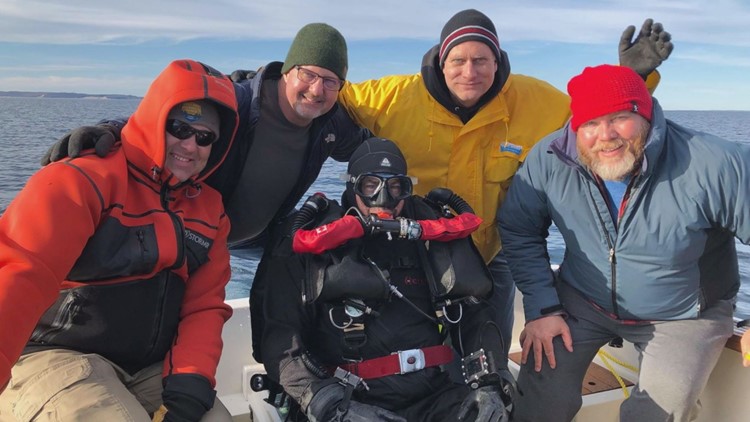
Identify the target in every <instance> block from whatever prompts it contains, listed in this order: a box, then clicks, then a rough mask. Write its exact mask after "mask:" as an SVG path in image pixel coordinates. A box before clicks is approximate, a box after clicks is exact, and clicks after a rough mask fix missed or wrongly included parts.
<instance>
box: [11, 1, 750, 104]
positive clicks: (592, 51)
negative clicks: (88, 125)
mask: <svg viewBox="0 0 750 422" xmlns="http://www.w3.org/2000/svg"><path fill="white" fill-rule="evenodd" d="M465 8H476V9H479V10H481V11H482V12H484V13H486V14H487V15H488V16H489V17H490V18H491V19H492V20H493V21H494V22H495V26H496V27H497V31H498V34H499V37H500V43H501V46H502V48H503V49H505V50H506V51H507V52H508V54H509V57H510V62H511V68H512V71H513V72H514V73H523V74H527V75H531V76H534V77H537V78H540V79H543V80H546V81H548V82H550V83H551V84H553V85H554V86H556V87H558V88H560V89H562V90H565V86H566V84H567V81H568V80H569V79H570V78H571V77H572V76H574V75H575V74H577V73H580V71H581V70H582V69H583V67H585V66H587V65H595V64H600V63H616V62H617V44H618V41H619V38H620V34H621V33H622V30H623V29H624V28H625V27H626V26H627V25H635V26H636V27H637V28H640V25H641V24H642V22H643V20H644V19H645V18H648V17H650V18H654V20H656V21H658V22H662V23H663V24H664V26H665V28H666V29H667V31H669V32H670V33H671V34H672V36H673V39H674V43H675V50H674V52H673V53H672V56H671V57H670V59H669V60H668V61H667V62H665V63H664V64H663V65H662V67H661V68H660V70H661V72H662V77H663V78H662V83H661V85H660V86H659V88H658V89H657V91H656V93H655V96H656V97H657V98H658V99H659V101H660V102H661V104H662V105H663V106H664V108H665V109H667V110H750V76H748V75H750V1H747V0H711V1H706V0H648V1H642V0H631V1H628V2H622V1H607V0H597V1H594V0H580V1H573V0H525V1H500V0H494V1H460V0H453V1H444V0H400V1H394V0H379V1H367V2H365V1H358V0H273V1H269V0H213V1H200V2H198V1H189V0H187V1H186V0H182V1H174V0H159V1H157V0H149V1H143V0H129V1H127V2H124V1H111V0H99V1H94V0H65V1H59V0H2V1H1V2H0V91H14V90H19V91H54V92H83V93H91V94H107V93H112V94H131V95H138V96H140V95H143V93H144V92H145V91H146V89H147V87H148V85H149V83H150V82H151V80H152V79H153V78H154V77H155V76H156V75H157V74H158V73H159V72H160V71H161V70H162V69H163V68H164V67H165V66H166V65H167V63H169V61H171V60H174V59H179V58H193V59H197V60H201V61H203V62H205V63H207V64H210V65H212V66H213V67H215V68H217V69H219V70H221V71H224V72H231V71H232V70H234V69H238V68H245V69H255V68H257V67H259V66H261V65H264V64H266V63H268V62H270V61H274V60H283V59H284V57H285V56H286V51H287V49H288V47H289V44H290V42H291V39H292V38H293V37H294V34H295V33H296V32H297V30H298V29H299V28H300V27H301V26H303V25H304V24H307V23H310V22H327V23H329V24H331V25H333V26H335V27H336V28H338V29H339V30H340V31H341V32H342V33H343V34H344V36H345V37H346V39H347V42H348V45H349V68H350V70H349V79H350V80H352V81H355V82H356V81H361V80H365V79H371V78H377V77H380V76H384V75H388V74H401V73H414V72H417V71H419V67H420V62H421V59H422V55H423V54H424V52H425V51H426V50H427V49H429V48H430V47H431V46H432V45H434V44H436V43H437V42H438V39H439V36H440V30H441V28H442V26H443V24H444V23H445V22H446V21H447V19H448V18H450V16H452V15H453V14H454V13H455V12H457V11H459V10H461V9H465Z"/></svg>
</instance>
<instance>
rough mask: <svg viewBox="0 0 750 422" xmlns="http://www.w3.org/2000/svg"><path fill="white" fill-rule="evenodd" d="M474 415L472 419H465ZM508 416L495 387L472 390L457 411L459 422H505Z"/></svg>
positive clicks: (489, 386) (488, 386)
mask: <svg viewBox="0 0 750 422" xmlns="http://www.w3.org/2000/svg"><path fill="white" fill-rule="evenodd" d="M473 414H476V417H475V418H474V419H467V418H469V417H470V415H473ZM509 419H510V415H509V414H508V411H507V410H506V408H505V403H504V402H503V398H502V396H501V395H500V388H499V387H498V386H496V385H486V386H484V387H479V388H477V389H476V390H472V391H471V393H469V394H468V395H467V396H466V398H465V399H464V401H463V403H461V407H460V408H459V409H458V420H459V421H475V422H507V421H508V420H509Z"/></svg>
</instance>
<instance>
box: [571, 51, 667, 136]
mask: <svg viewBox="0 0 750 422" xmlns="http://www.w3.org/2000/svg"><path fill="white" fill-rule="evenodd" d="M568 94H569V95H570V111H571V112H572V114H573V117H572V118H571V119H570V128H571V129H573V131H574V132H576V131H578V127H580V126H581V125H582V124H584V123H586V122H588V121H589V120H592V119H596V118H597V117H601V116H605V115H607V114H610V113H615V112H618V111H631V112H633V113H638V114H640V115H641V116H643V118H645V119H646V120H648V121H649V122H650V121H651V110H652V108H653V102H652V100H651V94H650V93H649V92H648V88H647V87H646V83H645V82H644V81H643V78H641V77H640V76H639V75H638V74H637V73H635V71H634V70H633V69H631V68H629V67H627V66H612V65H608V64H603V65H600V66H595V67H587V68H585V69H583V73H581V74H580V75H577V76H574V77H573V78H572V79H571V80H570V82H568Z"/></svg>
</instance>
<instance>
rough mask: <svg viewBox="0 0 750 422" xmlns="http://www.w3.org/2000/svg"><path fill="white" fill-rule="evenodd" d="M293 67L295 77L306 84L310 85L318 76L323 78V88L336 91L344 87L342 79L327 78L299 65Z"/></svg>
mask: <svg viewBox="0 0 750 422" xmlns="http://www.w3.org/2000/svg"><path fill="white" fill-rule="evenodd" d="M294 68H295V69H297V79H299V80H300V81H302V82H304V83H306V84H310V85H312V84H314V83H315V81H317V80H318V78H320V79H322V80H323V88H325V89H327V90H329V91H338V90H340V89H341V88H343V87H344V81H342V80H340V79H338V78H328V77H325V76H321V75H318V74H317V73H315V72H313V71H311V70H307V69H305V68H304V67H302V66H300V65H297V66H294Z"/></svg>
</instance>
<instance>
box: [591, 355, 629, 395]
mask: <svg viewBox="0 0 750 422" xmlns="http://www.w3.org/2000/svg"><path fill="white" fill-rule="evenodd" d="M597 354H598V355H599V358H601V360H602V362H604V366H606V367H607V369H609V372H611V373H612V375H614V376H615V379H616V380H617V382H618V383H619V384H620V388H622V393H623V394H624V395H625V398H628V397H629V396H630V393H628V387H627V386H626V385H625V381H623V380H622V377H621V376H620V374H618V373H617V371H615V368H614V367H613V366H612V364H611V363H610V361H612V362H614V363H616V364H618V365H620V366H622V367H623V368H625V369H629V370H631V371H633V372H635V373H636V374H637V373H638V368H636V367H635V366H633V365H631V364H629V363H627V362H623V361H621V360H620V359H617V358H616V357H614V356H612V355H611V354H609V353H607V352H605V351H604V350H601V349H599V352H597Z"/></svg>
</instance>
